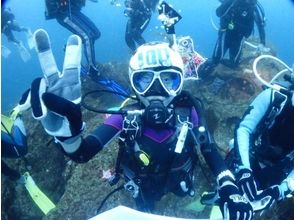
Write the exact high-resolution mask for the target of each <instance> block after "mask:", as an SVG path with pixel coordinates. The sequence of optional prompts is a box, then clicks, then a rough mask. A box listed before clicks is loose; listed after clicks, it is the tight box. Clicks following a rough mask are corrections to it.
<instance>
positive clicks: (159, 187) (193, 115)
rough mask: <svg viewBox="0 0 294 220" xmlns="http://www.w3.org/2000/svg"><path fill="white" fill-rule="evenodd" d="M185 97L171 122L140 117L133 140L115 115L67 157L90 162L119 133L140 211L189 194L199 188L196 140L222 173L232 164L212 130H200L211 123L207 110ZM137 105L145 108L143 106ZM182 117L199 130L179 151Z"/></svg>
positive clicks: (122, 161)
mask: <svg viewBox="0 0 294 220" xmlns="http://www.w3.org/2000/svg"><path fill="white" fill-rule="evenodd" d="M184 97H185V96H184ZM179 100H180V102H173V105H174V109H175V113H174V117H173V118H172V119H171V121H173V123H171V124H169V125H166V126H164V127H157V128H154V127H153V126H151V125H150V124H148V121H146V120H145V119H144V117H143V118H140V119H138V121H136V123H138V124H140V129H139V133H137V134H136V135H134V136H135V139H132V138H131V137H132V135H133V134H134V133H129V132H128V131H126V130H124V129H123V123H125V121H124V118H123V116H122V115H112V116H110V117H109V118H107V119H106V120H105V122H104V123H103V124H102V125H100V126H98V127H97V128H96V129H95V130H94V131H93V132H92V133H91V134H90V135H88V136H87V137H85V138H84V139H83V140H82V143H81V145H80V147H79V148H78V149H77V151H75V152H74V153H72V154H67V155H68V156H69V157H70V158H71V159H72V160H74V161H76V162H80V163H85V162H87V161H88V160H90V159H91V158H92V157H93V156H94V155H95V154H97V153H98V152H99V151H100V150H101V149H102V148H103V147H104V146H105V145H106V144H107V143H108V142H109V141H111V140H112V139H113V138H114V137H116V136H118V135H119V136H120V150H119V153H118V162H117V163H118V164H117V170H121V172H122V174H123V175H124V177H125V180H126V182H128V181H133V182H134V183H135V184H136V185H138V186H139V195H138V197H136V202H137V205H138V208H139V209H142V210H144V209H145V208H146V207H147V209H149V210H150V209H151V210H152V209H153V206H154V201H157V200H159V199H160V198H161V197H162V196H163V195H164V194H166V193H167V192H173V193H175V194H176V195H178V196H185V195H187V194H189V191H190V190H191V189H193V186H192V178H193V177H192V176H193V168H194V166H195V159H196V158H197V154H196V148H195V145H196V142H197V143H198V144H197V145H199V146H200V149H201V152H202V154H203V156H204V158H205V159H206V162H207V163H208V165H209V166H210V168H211V169H212V171H213V173H214V174H215V175H216V176H217V175H218V174H220V173H221V172H222V171H224V170H226V169H227V168H226V166H225V164H224V161H223V159H222V158H221V156H220V155H219V153H218V152H217V150H216V143H214V141H213V140H212V138H211V137H210V134H209V132H208V131H207V130H205V132H203V133H200V132H199V131H198V128H199V127H200V126H204V125H205V123H204V122H203V118H202V114H200V112H201V110H200V109H198V110H197V111H195V108H194V107H192V106H191V105H190V104H187V103H189V102H188V101H187V99H179ZM183 100H184V101H183ZM137 107H139V108H138V109H141V108H140V107H141V106H137ZM136 109H137V108H136ZM178 116H179V117H180V119H181V121H185V120H187V117H188V118H189V121H190V122H191V126H193V129H189V132H188V134H187V138H186V140H185V142H184V147H183V149H182V152H181V153H176V152H175V147H176V143H177V138H178V135H179V130H178V129H177V127H178V126H179V124H177V123H176V118H178ZM130 121H132V120H130ZM195 137H196V138H195ZM196 140H197V141H196ZM141 153H143V154H144V155H145V156H146V157H148V158H149V159H148V161H149V163H148V164H147V165H146V164H145V165H144V164H143V162H146V160H140V157H139V154H141ZM141 156H142V155H141ZM145 156H144V157H145ZM183 181H184V182H185V183H186V187H187V188H188V189H189V190H188V191H187V192H184V191H183V190H182V189H181V186H180V184H181V182H183Z"/></svg>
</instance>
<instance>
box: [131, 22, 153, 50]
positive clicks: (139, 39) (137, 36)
mask: <svg viewBox="0 0 294 220" xmlns="http://www.w3.org/2000/svg"><path fill="white" fill-rule="evenodd" d="M149 22H150V17H146V18H144V19H142V20H141V21H139V22H137V24H136V26H137V27H136V31H135V32H134V36H135V37H134V39H135V41H136V42H137V44H138V45H139V46H140V45H142V44H144V43H145V42H146V41H145V39H144V38H143V37H142V33H143V32H144V31H145V29H146V28H147V26H148V24H149Z"/></svg>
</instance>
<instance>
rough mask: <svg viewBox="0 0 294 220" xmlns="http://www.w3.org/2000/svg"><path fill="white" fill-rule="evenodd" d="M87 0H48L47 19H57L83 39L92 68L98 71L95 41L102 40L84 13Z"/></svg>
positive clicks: (97, 30)
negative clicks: (83, 8)
mask: <svg viewBox="0 0 294 220" xmlns="http://www.w3.org/2000/svg"><path fill="white" fill-rule="evenodd" d="M84 6H85V0H46V18H47V19H52V18H55V19H56V20H57V21H58V23H59V24H61V25H62V26H64V27H65V28H67V29H68V30H69V31H71V32H72V33H74V34H77V35H78V36H80V37H81V39H82V41H83V44H84V49H85V56H86V59H87V61H88V63H89V66H90V71H91V68H92V69H93V70H95V69H96V58H95V45H94V44H95V41H96V40H97V39H99V38H100V35H101V33H100V31H99V29H98V28H97V27H96V25H95V24H94V23H93V22H92V21H91V20H90V19H89V18H88V17H87V16H85V15H84V14H83V13H82V12H81V9H82V7H84Z"/></svg>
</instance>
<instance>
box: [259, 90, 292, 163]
mask: <svg viewBox="0 0 294 220" xmlns="http://www.w3.org/2000/svg"><path fill="white" fill-rule="evenodd" d="M256 130H257V131H259V132H258V133H257V134H256V136H255V137H256V138H255V140H256V141H255V146H256V147H255V149H256V150H255V154H256V156H257V158H258V160H260V161H263V162H264V161H266V162H267V163H269V162H276V161H279V160H281V159H283V158H284V157H285V156H286V155H287V154H289V153H290V152H291V151H293V150H294V138H293V137H294V108H293V106H292V105H291V100H290V99H289V97H287V96H286V95H284V94H283V93H280V92H277V91H275V90H273V92H272V102H271V105H270V107H269V108H268V111H267V113H266V115H265V116H264V118H263V119H262V121H261V123H260V125H259V127H258V129H256Z"/></svg>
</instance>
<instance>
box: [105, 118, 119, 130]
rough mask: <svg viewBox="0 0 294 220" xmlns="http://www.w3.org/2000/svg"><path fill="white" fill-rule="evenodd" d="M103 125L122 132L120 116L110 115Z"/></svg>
mask: <svg viewBox="0 0 294 220" xmlns="http://www.w3.org/2000/svg"><path fill="white" fill-rule="evenodd" d="M104 124H105V125H110V126H112V127H114V128H116V129H117V130H119V131H120V130H122V124H123V117H122V116H121V115H110V116H109V117H108V118H106V119H105V121H104Z"/></svg>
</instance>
